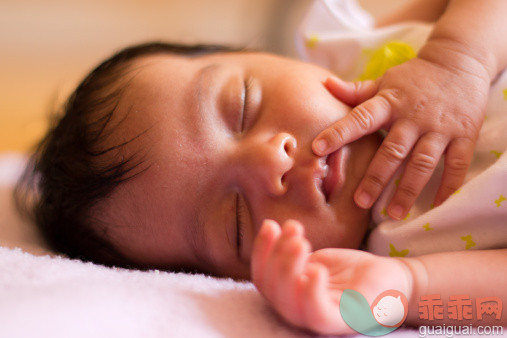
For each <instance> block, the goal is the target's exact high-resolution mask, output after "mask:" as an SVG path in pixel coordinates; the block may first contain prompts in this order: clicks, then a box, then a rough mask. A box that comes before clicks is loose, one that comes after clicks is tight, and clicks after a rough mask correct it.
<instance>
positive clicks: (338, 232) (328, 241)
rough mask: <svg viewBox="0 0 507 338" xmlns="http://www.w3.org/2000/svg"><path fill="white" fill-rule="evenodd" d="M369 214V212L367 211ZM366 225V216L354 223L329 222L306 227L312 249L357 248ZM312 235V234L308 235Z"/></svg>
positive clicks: (363, 235)
mask: <svg viewBox="0 0 507 338" xmlns="http://www.w3.org/2000/svg"><path fill="white" fill-rule="evenodd" d="M368 214H369V213H368ZM367 227H368V217H365V218H364V219H361V220H360V221H357V223H355V224H344V223H337V224H330V225H327V226H320V227H319V226H316V227H315V228H313V229H308V230H307V232H310V234H309V236H308V240H309V241H310V243H311V245H312V249H313V250H319V249H325V248H347V249H359V248H360V246H361V244H362V242H363V240H364V237H365V235H366V230H367ZM310 235H313V236H310Z"/></svg>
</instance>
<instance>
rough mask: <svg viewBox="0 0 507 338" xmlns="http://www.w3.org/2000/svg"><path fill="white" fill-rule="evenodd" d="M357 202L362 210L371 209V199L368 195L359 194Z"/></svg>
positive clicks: (364, 193)
mask: <svg viewBox="0 0 507 338" xmlns="http://www.w3.org/2000/svg"><path fill="white" fill-rule="evenodd" d="M356 202H357V204H358V205H359V206H360V207H361V208H363V209H366V208H369V207H370V203H371V197H370V195H368V193H366V192H364V191H363V192H362V193H360V194H359V196H358V198H357V201H356Z"/></svg>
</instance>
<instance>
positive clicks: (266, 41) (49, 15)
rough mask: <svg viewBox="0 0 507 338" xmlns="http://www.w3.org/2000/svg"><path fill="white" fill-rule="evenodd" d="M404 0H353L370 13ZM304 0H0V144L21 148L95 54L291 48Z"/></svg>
mask: <svg viewBox="0 0 507 338" xmlns="http://www.w3.org/2000/svg"><path fill="white" fill-rule="evenodd" d="M405 1H406V0H403V1H400V0H359V2H360V4H361V5H362V6H363V7H364V8H366V9H367V10H369V11H370V12H371V13H372V14H373V15H374V16H376V17H378V16H382V15H383V14H384V13H386V12H388V11H390V10H392V9H393V8H396V7H397V6H400V5H402V4H403V3H404V2H405ZM310 3H311V0H255V1H252V0H165V1H164V0H123V1H120V0H43V1H41V0H0V152H6V151H8V152H10V151H16V152H26V151H28V150H30V149H31V148H32V146H33V144H34V143H35V142H36V141H37V140H38V139H39V138H40V137H41V136H42V135H43V134H44V131H45V129H46V119H47V115H48V111H49V110H50V109H51V108H52V107H55V106H58V104H60V103H61V102H63V101H64V100H65V98H66V97H67V96H68V95H69V93H70V92H71V91H72V90H73V88H74V87H75V86H76V85H77V84H78V82H79V81H80V80H81V79H82V78H83V77H84V76H85V75H86V74H87V73H88V72H89V71H90V70H91V69H92V68H93V67H94V66H96V65H97V64H98V63H99V62H101V61H102V60H103V59H104V58H106V57H108V56H109V55H111V54H112V53H113V52H115V51H117V50H119V49H121V48H123V47H125V46H127V45H130V44H134V43H138V42H144V41H148V40H168V41H172V42H183V43H196V42H201V43H220V44H228V45H234V46H246V47H249V48H256V49H262V50H266V51H270V52H274V53H278V54H282V55H287V56H294V57H295V56H296V54H295V50H294V47H293V45H292V43H293V36H294V29H295V27H296V25H297V23H298V22H299V20H300V18H301V16H302V15H303V13H304V11H305V9H306V7H307V6H308V5H309V4H310Z"/></svg>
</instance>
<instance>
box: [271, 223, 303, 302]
mask: <svg viewBox="0 0 507 338" xmlns="http://www.w3.org/2000/svg"><path fill="white" fill-rule="evenodd" d="M302 233H303V227H302V226H300V224H299V223H298V222H296V221H286V222H285V223H284V225H283V227H282V232H281V235H280V236H279V237H278V238H277V240H276V243H274V245H273V248H272V250H270V253H269V255H268V257H267V259H266V263H265V268H264V270H263V276H262V281H261V284H262V290H261V292H262V294H263V295H264V296H265V297H266V298H267V299H268V300H269V301H271V302H272V303H274V304H275V306H276V305H278V304H279V303H277V299H278V294H279V290H280V286H284V285H283V281H282V280H281V278H280V274H281V273H282V271H281V270H282V268H283V266H284V264H285V262H286V261H287V260H290V259H291V257H290V255H287V252H286V251H287V250H285V248H286V247H287V244H288V242H290V240H291V239H292V238H293V237H299V236H302Z"/></svg>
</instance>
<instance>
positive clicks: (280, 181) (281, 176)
mask: <svg viewBox="0 0 507 338" xmlns="http://www.w3.org/2000/svg"><path fill="white" fill-rule="evenodd" d="M296 150H297V141H296V139H295V138H294V137H293V136H292V135H290V134H288V133H278V134H276V135H274V136H272V137H271V138H270V139H269V140H268V141H267V142H262V143H259V144H258V146H257V147H255V152H254V154H250V155H251V156H252V157H253V158H254V168H253V171H254V172H255V174H254V175H255V176H257V177H256V178H257V179H258V180H260V181H261V182H262V183H263V185H264V186H265V187H266V188H267V192H268V193H269V194H272V195H275V196H280V195H283V194H284V193H285V192H286V191H287V186H286V184H285V176H286V174H287V172H289V171H290V170H291V168H292V167H293V165H294V155H295V153H296Z"/></svg>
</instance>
